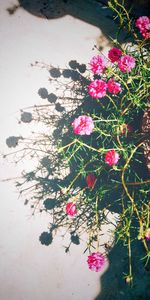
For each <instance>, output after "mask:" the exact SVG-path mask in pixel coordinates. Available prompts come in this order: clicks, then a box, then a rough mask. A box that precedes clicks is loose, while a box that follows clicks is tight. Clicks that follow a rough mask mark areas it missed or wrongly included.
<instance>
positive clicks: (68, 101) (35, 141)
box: [6, 60, 150, 300]
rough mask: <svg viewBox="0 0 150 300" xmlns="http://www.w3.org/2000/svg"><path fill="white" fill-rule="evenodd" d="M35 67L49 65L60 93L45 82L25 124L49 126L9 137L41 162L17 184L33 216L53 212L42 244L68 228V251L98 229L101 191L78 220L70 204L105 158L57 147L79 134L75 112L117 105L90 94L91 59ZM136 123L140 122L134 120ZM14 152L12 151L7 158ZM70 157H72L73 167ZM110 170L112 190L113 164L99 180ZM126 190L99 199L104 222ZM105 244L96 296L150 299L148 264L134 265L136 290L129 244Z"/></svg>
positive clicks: (18, 154)
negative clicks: (130, 281)
mask: <svg viewBox="0 0 150 300" xmlns="http://www.w3.org/2000/svg"><path fill="white" fill-rule="evenodd" d="M32 67H36V68H46V69H47V71H48V73H49V81H50V83H51V82H52V83H53V87H54V90H55V91H56V92H55V93H53V92H49V90H48V89H47V88H45V87H40V88H39V90H38V95H39V97H40V98H41V99H42V101H43V104H41V105H39V106H36V105H35V106H33V107H30V108H28V109H26V110H21V116H20V123H25V124H26V125H28V124H30V123H33V124H34V127H35V128H36V124H42V126H43V125H44V126H45V130H44V132H42V133H37V132H36V131H35V132H32V136H31V137H29V138H24V137H22V136H19V137H16V136H11V137H8V138H7V139H6V143H7V146H8V147H9V148H11V149H13V148H16V147H18V148H16V149H15V151H14V152H12V153H11V157H12V158H13V161H15V162H16V163H19V161H20V160H21V161H23V160H24V159H28V160H31V161H32V160H33V159H34V158H36V160H37V165H36V167H35V168H33V169H32V170H30V171H23V172H22V179H18V181H17V182H16V186H17V188H18V189H19V192H20V194H21V195H23V196H24V198H25V202H24V204H25V205H27V204H28V205H30V207H31V210H32V215H34V214H35V213H40V214H41V213H43V212H44V213H45V212H46V213H47V214H49V216H50V223H49V225H48V230H47V231H44V232H42V233H41V235H40V237H39V241H40V242H41V244H43V245H45V246H49V245H50V244H51V243H52V242H53V239H54V237H55V234H56V233H57V230H59V228H62V227H67V228H68V232H69V234H70V241H69V243H68V245H66V247H65V251H66V253H67V252H69V250H70V247H71V245H72V244H75V245H79V244H80V239H82V234H83V232H85V231H87V230H88V231H89V230H91V229H92V228H93V219H94V218H95V213H94V206H95V200H94V199H95V190H93V192H92V191H89V189H86V190H85V194H84V195H83V196H82V197H81V199H78V201H79V202H80V211H79V214H78V217H77V218H76V221H74V219H73V220H71V219H68V218H66V212H65V209H64V207H65V204H66V203H67V202H68V200H69V201H70V200H71V199H73V198H74V197H76V195H77V194H78V192H79V190H80V189H81V190H82V189H84V188H85V187H86V180H85V178H86V174H87V173H90V172H92V170H93V167H94V168H95V166H96V167H97V166H98V164H99V163H100V162H99V161H97V160H95V162H94V164H95V166H94V165H93V162H92V163H91V164H90V163H88V162H89V161H90V159H91V155H92V153H91V151H87V150H86V149H84V148H82V149H81V150H79V151H78V156H76V157H75V159H73V157H72V159H71V160H70V158H69V152H68V153H67V151H68V150H66V153H65V156H64V154H63V155H62V154H61V153H60V154H59V153H58V151H57V147H65V145H66V144H68V143H70V142H71V141H72V140H73V139H74V134H73V130H72V125H71V124H72V122H73V120H74V119H75V117H78V116H79V115H82V114H83V112H84V114H90V115H91V114H92V113H93V111H95V112H96V115H98V116H101V114H102V115H103V117H104V116H105V117H106V118H107V116H108V115H109V113H110V111H111V110H112V106H111V104H110V106H108V111H105V107H104V105H105V104H106V102H107V101H108V99H105V98H104V99H101V101H100V102H97V101H95V100H94V99H92V98H91V97H90V96H89V95H88V93H87V86H88V84H89V82H90V78H88V77H87V75H86V65H85V64H80V63H78V62H77V61H76V60H72V61H70V62H69V64H68V67H67V68H65V69H61V68H55V67H53V66H47V65H45V64H43V63H39V62H35V63H34V64H32ZM91 103H92V105H91ZM132 118H133V116H132ZM134 121H135V119H134ZM135 123H136V122H135ZM132 125H133V127H134V124H132ZM139 126H140V124H139ZM136 129H137V128H136ZM78 138H79V137H78ZM133 138H134V137H133V135H132V134H131V136H130V135H129V136H128V137H127V139H128V141H131V140H132V139H133ZM81 140H82V141H83V142H85V143H86V144H89V139H88V137H86V136H83V137H81ZM102 143H103V136H96V134H95V133H93V142H92V146H93V147H96V148H99V147H100V146H101V144H102ZM89 145H91V144H89ZM109 146H110V145H109ZM17 149H18V150H17ZM75 151H76V149H75ZM9 155H10V153H9V154H8V155H6V157H8V156H9ZM67 159H69V160H70V164H69V169H68V161H67ZM81 159H83V160H84V163H87V164H88V166H87V168H85V169H84V172H83V173H81V174H80V176H79V178H78V179H77V180H76V183H75V184H74V189H72V190H71V191H70V192H69V193H66V192H65V189H66V187H68V186H69V185H70V183H71V182H72V181H73V180H74V177H75V175H76V174H77V172H78V163H79V160H81ZM139 166H140V165H138V164H137V171H138V168H139V172H140V175H141V172H143V174H142V176H143V177H145V178H147V174H146V173H145V169H144V170H143V169H141V168H140V167H139ZM105 175H106V189H107V178H108V168H107V167H106V169H105V171H104V172H103V178H98V180H97V183H96V184H97V185H98V186H101V184H102V182H105ZM109 176H110V178H111V179H112V180H117V178H118V177H116V175H115V172H114V173H110V175H109ZM101 180H102V181H101ZM95 188H96V187H95ZM89 192H90V193H91V203H86V201H85V200H86V197H88V196H89ZM121 194H122V188H118V189H117V190H111V192H109V193H108V192H107V193H106V196H105V195H104V197H103V200H102V201H100V202H99V204H98V205H99V217H100V222H103V221H104V219H105V218H106V216H105V215H104V214H103V208H104V207H105V208H107V207H108V208H109V211H110V212H111V213H112V214H113V213H117V214H119V213H120V208H119V206H118V204H117V199H119V198H120V195H121ZM112 199H116V202H114V204H112ZM92 239H93V240H92V241H91V242H96V240H97V236H96V235H95V236H94V235H93V237H92ZM105 248H106V251H107V252H108V258H109V262H110V266H109V269H108V271H106V273H105V274H104V275H103V276H102V277H101V279H100V281H101V286H102V291H101V293H100V295H99V296H97V298H96V299H95V300H98V299H99V300H113V299H114V300H121V299H122V300H125V299H129V300H131V299H136V300H138V299H139V300H140V299H142V300H146V299H148V298H147V297H148V295H150V284H149V282H150V281H149V271H148V269H147V270H146V269H145V268H144V267H143V262H142V261H141V264H140V266H139V265H138V269H137V266H136V265H135V266H134V268H135V270H136V281H135V287H134V289H133V290H132V289H130V287H129V286H128V285H127V284H126V283H125V281H123V279H122V276H123V272H125V273H127V272H128V257H127V254H126V249H125V248H124V247H122V246H121V245H120V244H117V245H116V246H114V247H113V248H110V249H108V248H107V244H106V245H105ZM86 250H87V249H85V251H86ZM139 251H141V249H140V248H139V245H138V244H136V245H134V250H133V257H134V258H136V259H137V257H138V255H139ZM139 257H140V256H139ZM140 259H141V257H140V258H139V260H140ZM141 278H142V280H141Z"/></svg>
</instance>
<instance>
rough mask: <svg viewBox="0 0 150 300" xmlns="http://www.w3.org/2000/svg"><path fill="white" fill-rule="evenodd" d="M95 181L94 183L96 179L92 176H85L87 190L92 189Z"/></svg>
mask: <svg viewBox="0 0 150 300" xmlns="http://www.w3.org/2000/svg"><path fill="white" fill-rule="evenodd" d="M95 181H96V178H95V176H94V174H88V175H87V176H86V183H87V186H88V187H89V188H92V187H93V186H94V184H95Z"/></svg>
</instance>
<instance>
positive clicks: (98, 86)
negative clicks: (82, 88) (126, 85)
mask: <svg viewBox="0 0 150 300" xmlns="http://www.w3.org/2000/svg"><path fill="white" fill-rule="evenodd" d="M88 88H89V90H88V93H89V95H90V96H92V97H93V98H102V97H105V95H106V90H107V83H106V82H105V81H104V80H102V79H96V80H94V81H92V82H91V83H90V84H89V87H88Z"/></svg>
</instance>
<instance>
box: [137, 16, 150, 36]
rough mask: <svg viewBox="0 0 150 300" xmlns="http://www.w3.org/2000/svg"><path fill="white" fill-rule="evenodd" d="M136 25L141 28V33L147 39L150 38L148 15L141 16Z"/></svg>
mask: <svg viewBox="0 0 150 300" xmlns="http://www.w3.org/2000/svg"><path fill="white" fill-rule="evenodd" d="M135 26H136V27H137V28H138V29H139V30H140V33H141V34H142V36H143V37H144V38H145V39H148V38H150V19H149V17H147V16H142V17H139V18H138V19H137V20H136V22H135Z"/></svg>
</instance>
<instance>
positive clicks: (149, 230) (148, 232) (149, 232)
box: [145, 228, 150, 241]
mask: <svg viewBox="0 0 150 300" xmlns="http://www.w3.org/2000/svg"><path fill="white" fill-rule="evenodd" d="M145 239H146V240H147V241H150V228H147V229H146V230H145Z"/></svg>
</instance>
